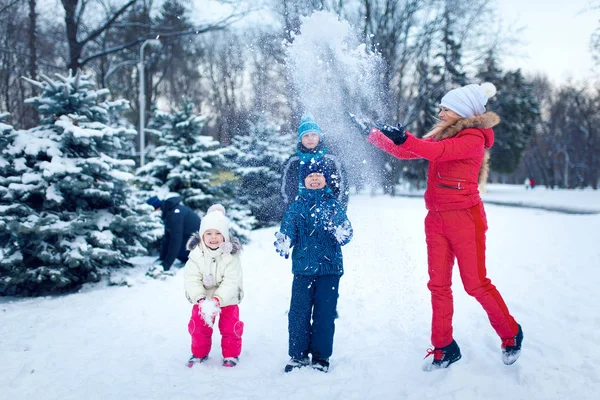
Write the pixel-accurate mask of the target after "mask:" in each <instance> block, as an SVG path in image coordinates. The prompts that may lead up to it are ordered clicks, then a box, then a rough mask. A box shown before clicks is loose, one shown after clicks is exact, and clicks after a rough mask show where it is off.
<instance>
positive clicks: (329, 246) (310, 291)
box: [274, 161, 353, 372]
mask: <svg viewBox="0 0 600 400" xmlns="http://www.w3.org/2000/svg"><path fill="white" fill-rule="evenodd" d="M300 177H301V178H302V180H303V182H304V185H303V188H302V189H301V190H300V194H299V195H298V198H297V200H296V201H294V202H293V203H292V205H291V206H290V207H289V208H288V210H287V211H286V213H285V216H284V218H283V221H282V222H281V228H280V231H279V232H276V233H275V237H276V241H275V243H274V244H275V248H276V250H277V252H278V253H279V254H280V255H281V256H282V257H285V258H288V257H289V255H290V248H292V247H293V252H292V273H293V274H294V280H293V283H292V299H291V303H290V311H289V313H288V331H289V355H290V357H291V359H290V361H289V362H288V363H287V365H286V366H285V369H284V371H285V372H291V371H293V370H294V369H296V368H301V367H304V366H307V365H309V364H310V365H311V366H312V367H313V368H315V369H318V370H320V371H323V372H327V371H328V370H329V357H330V356H331V355H332V352H333V336H334V331H335V318H336V315H337V313H336V307H337V300H338V287H339V282H340V277H341V276H342V275H343V273H344V267H343V259H342V249H341V246H344V245H345V244H347V243H348V242H349V241H350V240H351V239H352V233H353V231H352V225H351V224H350V221H349V220H348V217H347V216H346V211H345V209H344V206H343V205H342V204H341V203H340V202H338V201H337V200H336V198H335V196H334V195H333V193H332V191H331V189H330V188H329V182H331V181H332V176H331V170H330V169H329V166H328V165H327V164H326V163H323V162H322V161H321V162H307V163H304V164H302V165H301V167H300ZM309 354H310V355H311V356H312V360H309V358H308V356H309Z"/></svg>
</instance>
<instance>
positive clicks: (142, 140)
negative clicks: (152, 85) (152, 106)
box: [138, 39, 160, 167]
mask: <svg viewBox="0 0 600 400" xmlns="http://www.w3.org/2000/svg"><path fill="white" fill-rule="evenodd" d="M147 44H150V45H160V40H158V39H146V40H145V41H144V43H142V47H140V63H139V64H138V72H139V75H140V95H139V99H140V167H143V166H144V151H145V145H146V144H145V141H146V138H145V135H144V129H145V127H144V118H145V117H146V116H145V113H146V87H145V85H146V82H145V78H144V48H145V47H146V45H147Z"/></svg>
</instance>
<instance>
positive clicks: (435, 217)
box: [425, 203, 519, 347]
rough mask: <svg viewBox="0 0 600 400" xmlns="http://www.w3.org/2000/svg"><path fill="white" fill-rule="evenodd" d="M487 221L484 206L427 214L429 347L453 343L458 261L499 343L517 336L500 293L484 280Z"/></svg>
mask: <svg viewBox="0 0 600 400" xmlns="http://www.w3.org/2000/svg"><path fill="white" fill-rule="evenodd" d="M486 231H487V221H486V215H485V210H484V208H483V203H479V204H477V205H475V206H473V207H471V208H467V209H462V210H449V211H429V213H428V214H427V217H426V218H425V236H426V240H427V259H428V266H429V282H428V283H427V287H428V288H429V290H430V291H431V305H432V309H433V316H432V321H431V344H433V346H435V347H444V346H447V345H449V344H450V343H451V342H452V315H453V314H454V304H453V299H452V288H451V286H452V267H453V266H454V259H455V258H456V260H457V261H458V270H459V272H460V278H461V279H462V283H463V286H464V288H465V290H466V292H467V293H468V294H469V295H470V296H473V297H475V299H477V301H478V302H479V303H480V304H481V305H482V307H483V309H484V310H485V312H486V313H487V315H488V318H489V319H490V323H491V324H492V327H493V328H494V330H495V331H496V333H497V334H498V336H500V338H502V339H508V338H511V337H513V336H515V335H516V334H517V331H518V329H519V328H518V325H517V323H516V322H515V319H514V318H513V317H512V316H511V315H510V313H509V312H508V308H507V307H506V304H505V303H504V300H503V299H502V296H500V293H499V292H498V290H497V289H496V287H495V286H494V285H493V284H492V282H491V281H490V280H489V279H488V278H487V276H486V268H485V232H486Z"/></svg>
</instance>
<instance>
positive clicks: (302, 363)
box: [283, 357, 309, 372]
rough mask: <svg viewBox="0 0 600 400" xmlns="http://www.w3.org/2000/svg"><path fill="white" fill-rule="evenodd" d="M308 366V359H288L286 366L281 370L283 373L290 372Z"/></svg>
mask: <svg viewBox="0 0 600 400" xmlns="http://www.w3.org/2000/svg"><path fill="white" fill-rule="evenodd" d="M308 364H309V360H308V357H304V358H300V359H298V358H290V361H288V363H287V365H286V366H285V368H284V369H283V371H284V372H292V371H293V370H294V369H297V368H302V367H306V366H307V365H308Z"/></svg>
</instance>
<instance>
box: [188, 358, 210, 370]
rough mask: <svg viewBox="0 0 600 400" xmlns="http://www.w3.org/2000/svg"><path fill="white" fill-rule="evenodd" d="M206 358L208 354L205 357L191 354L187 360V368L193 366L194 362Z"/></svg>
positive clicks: (196, 362)
mask: <svg viewBox="0 0 600 400" xmlns="http://www.w3.org/2000/svg"><path fill="white" fill-rule="evenodd" d="M207 358H208V356H206V357H196V356H194V355H192V356H191V357H190V359H189V360H188V363H187V366H188V367H189V368H192V367H193V366H194V364H200V363H201V362H204V361H205V360H206V359H207Z"/></svg>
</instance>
